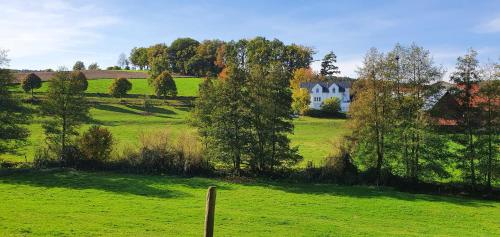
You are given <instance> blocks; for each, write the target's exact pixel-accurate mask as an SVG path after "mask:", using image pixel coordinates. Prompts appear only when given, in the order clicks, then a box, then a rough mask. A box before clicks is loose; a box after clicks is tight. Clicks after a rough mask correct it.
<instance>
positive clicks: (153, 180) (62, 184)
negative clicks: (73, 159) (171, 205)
mask: <svg viewBox="0 0 500 237" xmlns="http://www.w3.org/2000/svg"><path fill="white" fill-rule="evenodd" d="M1 183H5V184H12V185H29V186H34V187H45V188H68V189H76V190H84V189H96V190H102V191H107V192H113V193H117V194H133V195H139V196H146V197H156V198H177V197H186V196H190V194H188V193H185V192H182V191H178V190H171V189H169V187H170V185H175V186H179V185H181V186H185V187H188V188H193V189H207V188H208V187H209V186H212V185H216V186H217V188H219V189H229V187H228V186H225V185H221V184H220V183H219V182H217V181H216V180H209V179H203V178H180V177H173V176H154V175H134V174H120V173H113V172H81V171H74V170H50V171H49V170H47V171H38V170H28V171H13V172H7V173H3V174H2V173H0V184H1Z"/></svg>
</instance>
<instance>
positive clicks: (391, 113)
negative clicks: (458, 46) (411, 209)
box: [349, 45, 500, 187]
mask: <svg viewBox="0 0 500 237" xmlns="http://www.w3.org/2000/svg"><path fill="white" fill-rule="evenodd" d="M476 56H477V53H476V52H475V51H473V50H470V51H469V53H468V54H467V55H465V56H463V57H459V58H458V61H457V67H456V72H455V73H453V75H452V77H451V80H452V81H453V82H454V83H455V85H456V86H455V87H453V88H454V89H453V90H451V91H450V92H449V93H452V94H453V95H454V96H455V98H457V101H459V102H458V103H459V104H460V106H459V107H460V108H459V116H457V117H456V118H455V119H456V121H457V126H456V129H455V130H454V131H455V133H454V134H452V135H450V134H449V132H448V131H447V132H443V131H441V130H440V129H438V128H437V127H436V126H435V125H436V123H435V122H436V121H435V120H433V118H432V117H431V115H432V114H431V113H429V112H430V108H429V105H430V104H432V103H431V102H432V101H436V99H438V98H435V97H436V96H440V95H442V93H439V91H441V90H443V88H442V85H443V83H437V82H439V81H440V80H441V79H442V76H443V74H444V71H443V69H442V68H441V67H439V66H437V65H436V64H435V63H434V62H433V60H432V57H431V56H430V53H429V51H428V50H425V49H423V48H422V47H419V46H417V45H411V46H409V47H405V46H401V45H396V46H395V48H394V49H393V50H392V51H390V52H388V53H386V54H384V53H381V52H379V51H378V50H377V49H371V50H370V51H369V52H368V53H367V55H366V57H365V60H364V63H363V66H362V67H361V68H360V70H359V79H358V80H357V81H356V83H355V84H354V86H353V92H354V94H355V99H354V101H353V102H352V104H351V106H350V110H349V116H350V120H349V124H350V127H351V129H352V131H353V133H352V136H351V137H350V141H351V142H352V145H353V146H352V147H353V154H354V159H355V161H357V163H358V164H360V165H361V166H363V167H365V168H368V169H369V168H372V169H374V170H375V174H376V180H377V182H381V179H382V177H381V176H383V171H384V170H385V171H388V172H390V173H392V174H396V175H398V176H402V177H406V178H407V179H409V180H413V181H415V182H417V181H420V180H426V181H429V180H430V181H434V180H436V179H439V178H446V177H449V168H450V167H456V168H459V169H461V170H462V173H463V175H464V178H465V179H466V180H468V181H469V183H470V184H471V185H472V186H475V185H476V183H477V182H478V179H480V180H481V182H482V183H484V184H486V185H487V186H489V187H491V182H492V181H491V177H492V175H494V174H493V173H495V172H496V175H497V177H498V169H497V168H495V167H496V166H495V160H496V159H498V153H497V151H498V130H496V129H495V128H496V127H498V122H499V118H498V111H499V110H498V109H499V108H498V106H499V103H498V102H499V100H498V95H500V91H499V83H498V82H499V80H498V79H499V72H498V69H499V68H498V64H497V65H496V67H495V68H496V69H494V70H496V72H494V73H490V74H486V73H483V74H481V73H480V72H481V71H480V68H479V64H478V60H477V59H476ZM481 75H482V76H481ZM480 80H484V81H487V83H483V84H481V86H480V88H481V91H480V92H479V93H480V95H479V96H482V97H485V98H489V99H488V101H489V102H488V103H483V104H479V105H476V104H474V102H473V101H472V100H473V99H472V98H473V97H474V96H478V95H477V94H476V95H475V94H474V93H473V87H474V86H479V84H478V83H479V81H480ZM495 101H496V102H495ZM440 116H443V115H442V114H440ZM485 135H486V136H485ZM480 143H485V144H489V145H488V146H485V145H479V144H480ZM450 144H458V148H457V147H453V146H452V145H450ZM454 149H455V150H456V151H454ZM480 150H483V151H484V152H480Z"/></svg>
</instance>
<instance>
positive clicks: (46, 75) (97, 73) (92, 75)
mask: <svg viewBox="0 0 500 237" xmlns="http://www.w3.org/2000/svg"><path fill="white" fill-rule="evenodd" d="M82 72H83V73H84V74H85V76H86V77H87V79H99V78H118V77H125V78H148V77H149V75H148V73H146V72H139V71H122V70H83V71H82ZM29 73H30V72H18V73H15V77H16V79H15V81H16V82H17V83H19V82H21V80H22V79H23V78H24V77H25V76H26V75H27V74H29ZM34 73H35V74H36V75H38V76H39V77H40V78H41V79H42V81H47V80H49V79H50V78H51V77H52V76H53V75H54V73H55V72H34Z"/></svg>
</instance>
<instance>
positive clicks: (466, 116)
mask: <svg viewBox="0 0 500 237" xmlns="http://www.w3.org/2000/svg"><path fill="white" fill-rule="evenodd" d="M478 67H479V61H478V60H477V52H476V51H474V50H473V49H469V51H468V52H467V54H466V55H464V56H462V57H458V59H457V65H456V70H455V72H454V73H453V74H452V76H451V80H452V81H453V82H455V83H456V85H457V86H456V87H455V91H454V94H455V97H456V98H457V100H458V103H459V110H460V114H461V115H463V116H460V117H459V118H457V120H458V121H457V122H458V125H459V128H460V131H461V134H460V136H459V139H457V141H458V142H459V143H461V145H463V146H464V149H463V155H462V158H463V161H464V162H463V165H464V169H465V170H464V171H465V174H467V175H466V177H467V178H468V179H469V181H470V184H471V185H472V187H473V188H475V187H476V158H477V149H476V141H475V136H476V135H477V129H478V126H479V121H478V120H477V118H479V116H478V110H477V107H476V106H474V103H475V102H474V100H473V98H474V93H475V92H474V91H475V90H476V89H477V88H478V86H479V85H478V83H479V80H480V77H479V68H478ZM467 162H468V164H467ZM467 166H468V167H467Z"/></svg>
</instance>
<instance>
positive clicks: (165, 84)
mask: <svg viewBox="0 0 500 237" xmlns="http://www.w3.org/2000/svg"><path fill="white" fill-rule="evenodd" d="M153 86H154V88H155V92H156V96H158V97H161V96H163V97H164V98H166V97H167V96H172V97H175V96H177V87H176V86H175V81H174V79H173V78H172V75H170V73H168V72H162V73H161V74H160V75H158V76H157V77H156V78H155V79H154V81H153Z"/></svg>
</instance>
